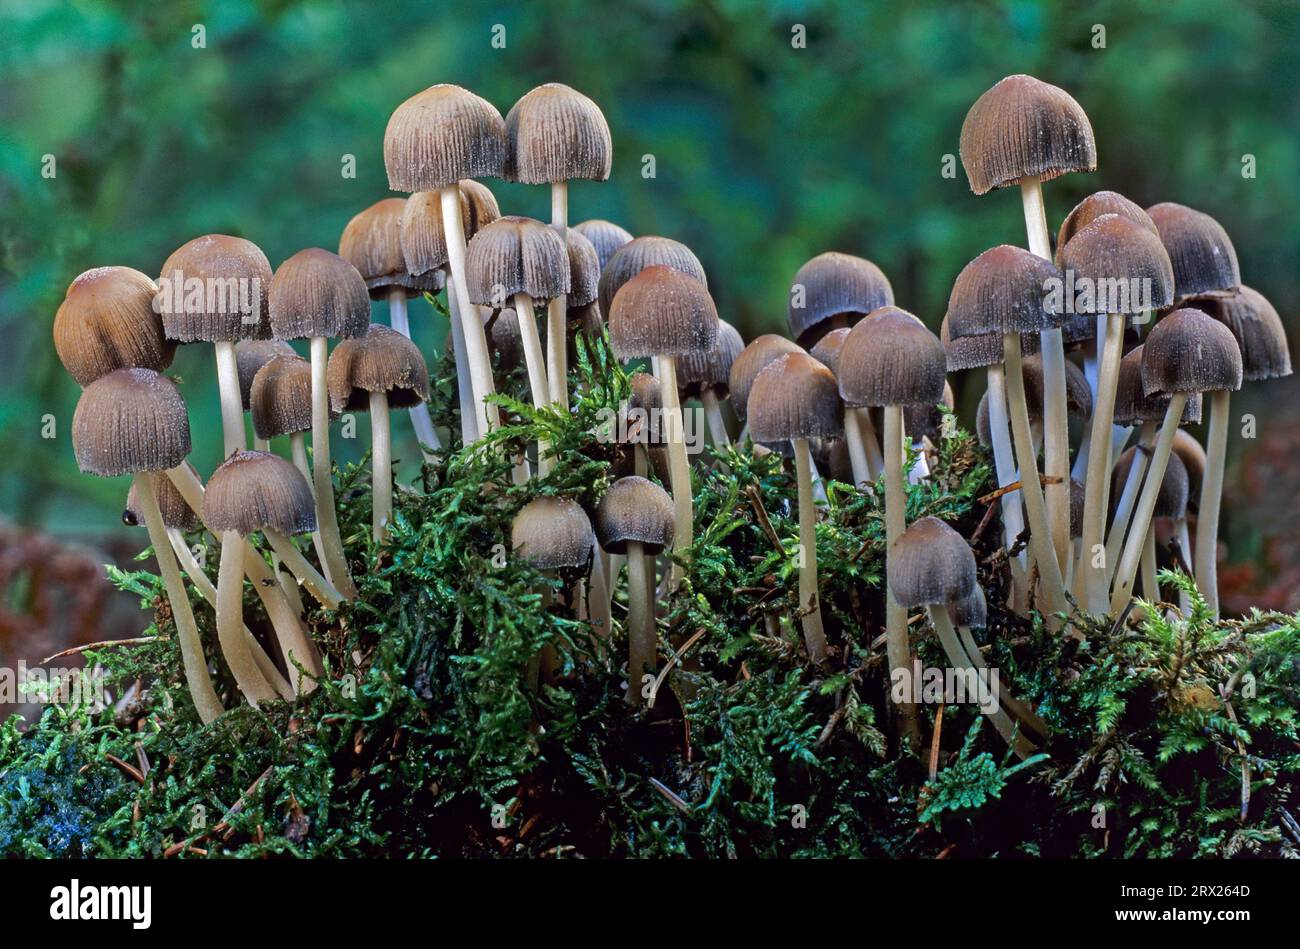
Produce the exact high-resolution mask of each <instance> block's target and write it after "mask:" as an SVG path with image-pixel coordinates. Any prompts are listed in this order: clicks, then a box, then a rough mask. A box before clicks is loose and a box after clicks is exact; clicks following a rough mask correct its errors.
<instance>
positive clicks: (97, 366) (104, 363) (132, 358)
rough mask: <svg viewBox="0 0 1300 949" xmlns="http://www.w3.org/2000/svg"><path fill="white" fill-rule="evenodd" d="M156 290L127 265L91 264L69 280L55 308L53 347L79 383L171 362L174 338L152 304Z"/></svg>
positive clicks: (152, 283) (158, 366)
mask: <svg viewBox="0 0 1300 949" xmlns="http://www.w3.org/2000/svg"><path fill="white" fill-rule="evenodd" d="M157 290H158V287H157V285H156V284H155V283H154V282H153V281H152V280H150V279H149V278H148V277H146V276H145V275H144V274H142V273H140V271H138V270H132V269H131V268H130V267H96V268H95V269H94V270H87V271H86V272H85V273H83V274H81V275H80V276H78V277H77V279H76V280H74V281H72V283H71V285H70V286H69V287H68V292H67V295H66V296H65V297H64V298H63V302H62V303H61V304H59V309H58V310H57V311H56V312H55V314H54V349H55V351H56V352H57V353H58V354H59V361H60V362H62V363H63V368H65V369H67V370H68V374H69V375H71V376H72V378H73V379H75V380H77V384H78V385H81V386H88V385H90V384H91V383H92V382H94V381H95V380H96V379H98V378H99V377H100V376H104V375H107V374H108V373H110V372H113V371H114V370H117V369H132V368H139V369H152V370H154V371H155V372H162V370H164V369H166V368H167V367H168V366H170V365H171V363H172V356H173V355H174V354H175V352H176V344H175V343H174V342H172V341H171V340H169V339H167V337H166V335H165V333H164V332H163V324H162V320H161V319H160V318H159V316H158V313H157V311H156V310H155V309H154V305H153V304H154V294H155V293H156V292H157Z"/></svg>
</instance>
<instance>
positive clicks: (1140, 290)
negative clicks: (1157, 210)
mask: <svg viewBox="0 0 1300 949" xmlns="http://www.w3.org/2000/svg"><path fill="white" fill-rule="evenodd" d="M1061 268H1062V269H1063V270H1066V271H1073V272H1074V281H1075V285H1076V286H1079V281H1081V280H1088V281H1090V285H1091V286H1092V287H1093V289H1094V292H1093V294H1092V299H1091V301H1088V300H1087V298H1086V297H1081V296H1080V295H1079V294H1078V293H1076V295H1075V301H1074V309H1075V311H1076V312H1083V313H1093V314H1109V313H1125V314H1132V313H1143V312H1145V311H1147V310H1162V309H1164V308H1165V307H1167V306H1169V304H1171V303H1173V302H1174V268H1173V265H1172V264H1170V262H1169V254H1168V253H1166V251H1165V245H1164V244H1162V243H1161V242H1160V238H1159V236H1158V235H1156V234H1153V233H1152V232H1151V231H1149V230H1147V229H1146V228H1145V227H1143V226H1142V225H1141V224H1139V223H1137V222H1136V221H1133V220H1131V219H1130V218H1127V217H1121V216H1120V215H1118V214H1103V215H1101V216H1100V217H1098V218H1095V219H1094V220H1093V221H1092V223H1091V224H1089V225H1088V226H1087V227H1085V228H1084V229H1083V230H1081V231H1079V232H1078V233H1077V234H1075V235H1074V237H1072V238H1070V243H1068V244H1066V245H1065V249H1064V250H1062V251H1061ZM1081 303H1082V304H1083V305H1080V304H1081ZM1094 336H1095V332H1094Z"/></svg>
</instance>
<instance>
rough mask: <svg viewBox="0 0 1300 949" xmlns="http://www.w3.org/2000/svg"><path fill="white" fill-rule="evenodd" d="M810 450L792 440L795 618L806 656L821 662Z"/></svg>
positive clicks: (822, 644) (822, 637) (822, 636)
mask: <svg viewBox="0 0 1300 949" xmlns="http://www.w3.org/2000/svg"><path fill="white" fill-rule="evenodd" d="M811 457H812V455H811V449H810V448H809V447H808V439H806V438H796V439H794V467H795V477H796V479H797V481H798V486H799V610H800V612H801V613H802V616H800V618H799V622H800V625H801V626H803V641H804V645H805V646H807V648H808V659H809V660H810V661H811V662H812V663H813V665H821V663H822V662H824V661H825V659H826V631H825V630H824V629H823V628H822V611H821V602H820V600H819V598H818V596H817V506H816V505H815V504H814V503H813V493H812V465H811V463H810V460H811Z"/></svg>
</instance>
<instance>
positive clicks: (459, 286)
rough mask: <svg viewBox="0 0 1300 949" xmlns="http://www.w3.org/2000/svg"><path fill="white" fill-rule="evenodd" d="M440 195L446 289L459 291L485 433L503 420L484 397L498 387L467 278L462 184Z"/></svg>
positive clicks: (479, 423)
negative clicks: (445, 245)
mask: <svg viewBox="0 0 1300 949" xmlns="http://www.w3.org/2000/svg"><path fill="white" fill-rule="evenodd" d="M438 196H439V198H440V200H441V202H442V230H443V233H444V234H445V235H446V236H447V263H448V265H449V267H450V269H451V277H450V279H449V280H448V281H447V286H448V290H447V292H448V293H449V294H450V293H454V294H456V303H457V306H458V307H459V311H460V323H461V328H462V330H463V332H464V334H465V356H466V361H467V362H468V363H469V373H470V383H471V386H472V389H473V393H474V424H475V426H476V427H477V429H478V432H479V434H480V435H485V434H487V433H488V432H490V431H491V430H492V429H494V428H496V427H498V426H499V425H500V424H501V413H500V411H499V410H498V409H497V407H496V405H495V404H493V403H490V402H487V401H485V400H486V399H487V397H488V396H490V395H492V394H493V392H494V391H495V390H494V389H493V386H492V363H491V361H490V360H489V359H488V351H487V337H486V336H485V335H484V333H483V323H482V321H481V320H479V317H478V310H476V309H475V308H474V304H472V303H470V300H469V284H468V283H466V282H465V228H464V226H463V225H462V223H461V219H460V187H459V186H458V185H456V184H450V185H447V186H446V187H443V188H441V189H439V192H438ZM521 322H522V318H521Z"/></svg>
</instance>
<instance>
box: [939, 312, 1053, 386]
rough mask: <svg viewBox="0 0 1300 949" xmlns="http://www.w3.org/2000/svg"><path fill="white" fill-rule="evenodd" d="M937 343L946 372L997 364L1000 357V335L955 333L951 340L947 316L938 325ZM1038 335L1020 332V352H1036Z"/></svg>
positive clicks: (1026, 353)
mask: <svg viewBox="0 0 1300 949" xmlns="http://www.w3.org/2000/svg"><path fill="white" fill-rule="evenodd" d="M939 342H941V343H943V351H944V353H945V354H946V355H947V357H948V371H949V372H958V371H960V370H962V369H986V368H988V367H989V366H997V365H1001V363H1002V360H1003V351H1002V334H1001V333H983V334H981V335H979V336H959V337H957V338H956V339H953V338H952V336H951V334H950V333H949V332H948V315H947V314H946V313H945V314H944V317H943V322H942V323H940V324H939ZM1039 345H1040V343H1039V335H1038V334H1037V333H1024V334H1022V335H1021V337H1020V352H1021V354H1022V355H1025V356H1031V355H1033V354H1034V353H1036V352H1038V348H1039Z"/></svg>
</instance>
